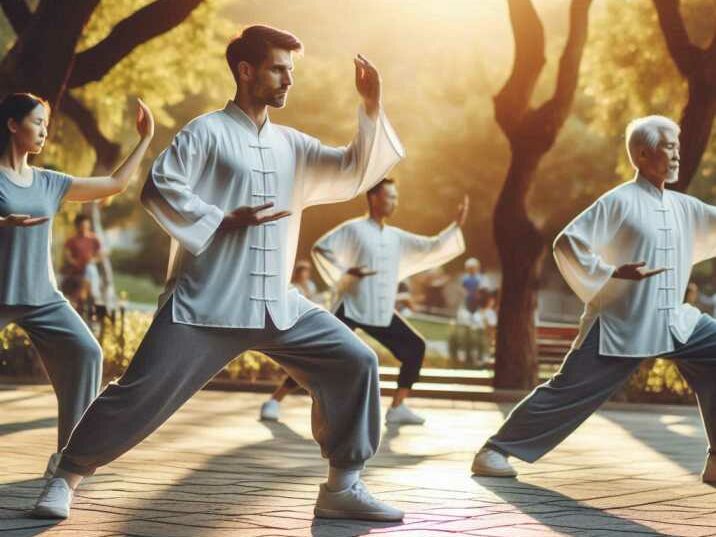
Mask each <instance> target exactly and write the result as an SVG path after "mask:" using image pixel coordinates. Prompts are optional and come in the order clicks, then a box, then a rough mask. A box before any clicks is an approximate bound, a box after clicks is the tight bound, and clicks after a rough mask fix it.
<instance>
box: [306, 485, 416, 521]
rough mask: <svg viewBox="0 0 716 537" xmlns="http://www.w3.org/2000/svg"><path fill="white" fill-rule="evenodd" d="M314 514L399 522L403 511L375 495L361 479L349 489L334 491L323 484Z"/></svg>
mask: <svg viewBox="0 0 716 537" xmlns="http://www.w3.org/2000/svg"><path fill="white" fill-rule="evenodd" d="M313 514H314V515H316V516H317V517H320V518H350V519H353V520H379V521H381V522H399V521H401V520H403V512H402V511H401V510H400V509H396V508H395V507H391V506H389V505H388V504H385V503H383V502H381V501H379V500H377V499H375V498H374V497H373V496H371V494H370V492H368V489H367V488H366V487H365V485H364V484H363V481H361V480H360V479H359V480H358V481H356V482H355V483H354V484H353V485H352V486H350V487H348V488H347V489H344V490H340V491H338V492H333V491H332V490H330V489H329V488H328V487H326V484H325V483H323V484H322V485H321V488H320V491H319V492H318V499H317V500H316V507H315V508H314V509H313Z"/></svg>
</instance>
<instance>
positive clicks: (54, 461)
mask: <svg viewBox="0 0 716 537" xmlns="http://www.w3.org/2000/svg"><path fill="white" fill-rule="evenodd" d="M61 458H62V453H53V454H52V455H50V460H48V461H47V468H45V473H44V474H43V476H42V477H44V478H45V479H50V478H51V477H53V476H54V475H55V472H56V471H57V465H58V464H60V459H61Z"/></svg>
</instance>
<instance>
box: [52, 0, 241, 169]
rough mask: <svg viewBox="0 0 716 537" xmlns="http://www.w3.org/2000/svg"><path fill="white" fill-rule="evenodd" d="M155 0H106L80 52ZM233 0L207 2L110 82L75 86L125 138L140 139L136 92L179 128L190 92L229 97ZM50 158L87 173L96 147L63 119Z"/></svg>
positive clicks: (107, 127) (102, 123)
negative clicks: (179, 112) (177, 109)
mask: <svg viewBox="0 0 716 537" xmlns="http://www.w3.org/2000/svg"><path fill="white" fill-rule="evenodd" d="M148 3H149V1H148V0H117V1H114V2H102V3H100V5H99V6H98V7H97V9H96V10H95V12H94V13H93V15H92V18H91V19H90V21H89V23H88V24H87V26H86V27H85V29H84V30H83V32H82V37H81V41H80V45H79V47H78V50H79V51H81V50H84V49H86V48H89V47H91V46H92V45H95V44H96V43H98V42H99V41H101V40H102V39H103V38H104V37H106V35H107V34H108V33H109V32H110V30H111V29H112V27H113V26H114V25H115V24H116V23H118V22H119V21H120V20H122V19H124V18H125V17H127V16H129V15H131V14H132V13H133V12H135V11H136V10H137V9H139V8H141V7H143V6H145V5H146V4H148ZM227 3H228V0H205V2H204V3H203V4H202V5H200V6H199V7H198V8H196V9H195V10H194V11H193V12H192V13H191V15H189V17H188V18H187V19H186V20H185V21H184V22H183V23H181V24H180V25H178V26H177V27H176V28H174V29H172V30H171V31H169V32H167V33H165V34H163V35H160V36H158V37H155V38H154V39H151V40H150V41H148V42H147V43H144V44H143V45H140V46H139V47H137V48H136V49H135V50H134V51H132V52H131V53H130V54H129V55H127V56H126V57H125V58H124V59H122V60H121V61H120V62H119V63H118V64H117V65H115V66H114V67H113V68H112V70H111V71H109V73H107V74H106V75H105V76H104V77H103V78H102V80H100V81H99V82H94V83H90V84H87V85H85V86H83V87H81V88H77V89H76V90H73V94H74V95H75V96H77V97H79V98H80V99H81V100H82V102H83V103H85V105H86V106H87V107H88V108H89V109H90V110H92V111H93V112H94V115H95V118H96V120H97V122H98V125H99V127H100V130H101V131H102V133H103V134H104V135H105V136H106V137H108V138H110V139H112V140H117V141H120V142H122V143H123V145H124V146H125V148H126V147H127V146H128V145H130V144H132V143H134V142H135V141H136V131H135V128H134V116H135V113H136V103H135V98H136V97H141V98H142V99H143V100H144V101H145V102H146V103H147V104H148V105H149V106H150V108H151V109H152V111H153V112H154V115H155V119H156V121H157V124H158V125H160V126H165V127H170V128H175V127H176V123H175V120H174V118H173V117H172V115H171V113H170V111H169V108H170V107H171V106H173V105H176V104H177V103H180V102H182V101H183V100H185V99H186V98H187V97H188V96H191V95H197V94H202V95H204V96H207V97H209V98H214V99H216V98H219V97H223V96H224V95H225V89H226V88H227V87H231V75H230V73H229V72H228V68H227V67H226V64H225V60H224V49H225V46H226V42H227V40H228V38H229V37H230V36H231V35H232V34H234V33H235V32H236V28H235V26H234V25H233V24H232V23H231V22H230V21H229V20H228V19H227V18H226V17H224V16H223V15H222V13H221V10H222V8H223V7H224V6H225V5H227ZM52 142H53V143H52V144H50V145H49V146H48V147H47V149H46V150H45V152H44V154H43V161H44V162H51V163H53V164H54V165H56V166H57V167H58V168H60V169H62V170H65V171H67V172H69V173H73V174H77V175H87V174H89V173H90V172H91V170H92V166H93V164H94V156H93V151H92V150H91V148H90V146H89V145H88V144H87V143H86V142H85V141H84V139H83V138H82V136H81V135H80V134H79V132H78V131H77V130H76V127H75V126H74V125H73V124H71V122H70V121H69V120H66V119H65V118H60V121H59V122H58V124H57V125H56V130H55V132H54V133H53V140H52Z"/></svg>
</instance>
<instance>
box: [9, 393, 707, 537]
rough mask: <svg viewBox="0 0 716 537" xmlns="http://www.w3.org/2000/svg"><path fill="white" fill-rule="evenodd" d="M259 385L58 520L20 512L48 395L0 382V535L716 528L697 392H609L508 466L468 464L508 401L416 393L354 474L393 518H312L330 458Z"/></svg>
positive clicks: (218, 402)
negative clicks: (684, 398) (641, 400)
mask: <svg viewBox="0 0 716 537" xmlns="http://www.w3.org/2000/svg"><path fill="white" fill-rule="evenodd" d="M264 397H265V395H262V394H253V393H240V392H219V391H204V392H202V393H200V394H198V395H197V396H196V397H195V398H194V399H193V400H191V401H190V402H189V403H188V404H187V405H186V406H185V407H184V408H183V409H182V410H181V411H180V412H178V413H177V414H176V415H175V416H174V417H173V418H172V419H171V420H170V421H169V422H168V423H167V424H165V425H164V427H162V428H161V429H160V430H159V431H158V432H157V433H156V434H154V435H153V436H151V437H150V438H149V439H147V440H146V441H145V442H143V443H142V444H141V445H140V446H139V447H138V448H136V449H135V450H133V451H131V452H130V453H128V454H127V455H125V456H124V457H122V458H121V459H119V460H118V461H116V462H115V463H113V464H111V465H109V466H107V467H106V468H102V469H101V470H100V471H99V472H98V473H97V474H96V475H95V476H94V477H93V478H91V479H90V480H87V481H86V482H85V483H84V484H83V486H81V488H80V490H79V491H78V493H77V495H76V499H75V501H74V504H73V510H72V516H71V518H70V519H69V520H66V521H63V522H60V523H54V522H51V521H38V520H33V519H31V518H28V516H27V515H28V512H29V510H30V508H31V507H32V504H33V501H34V499H35V497H36V496H37V494H38V493H39V491H40V489H41V488H42V485H43V482H42V480H41V479H38V476H39V475H40V474H41V473H42V471H43V470H44V465H45V462H46V459H47V456H48V455H49V454H50V453H51V452H52V451H53V444H54V440H55V430H54V428H55V426H56V421H55V416H54V407H55V400H54V395H53V394H52V392H51V391H50V390H49V389H48V388H47V387H13V386H5V387H3V389H0V460H1V461H2V462H1V463H0V498H1V500H0V537H11V536H12V537H29V536H35V535H42V536H48V537H50V536H53V537H54V536H68V537H110V536H120V535H123V536H124V535H127V536H143V537H144V536H162V537H164V536H167V537H229V536H231V537H270V536H276V537H278V536H296V537H300V536H316V537H349V536H354V535H368V534H382V533H387V534H395V535H398V536H401V537H451V536H454V535H470V536H486V537H487V536H492V537H498V536H528V537H541V536H548V535H570V536H594V537H597V536H599V537H602V536H608V535H684V536H706V535H716V489H713V488H711V487H709V486H706V485H704V484H702V483H701V482H700V481H699V478H698V473H699V471H700V470H701V466H702V464H703V458H704V451H705V440H704V435H703V432H702V429H701V423H700V420H699V418H698V414H697V411H696V409H695V408H692V407H684V408H681V407H658V406H653V407H647V406H611V407H608V408H607V409H605V410H604V411H602V412H600V413H598V414H597V415H595V416H594V417H592V418H591V419H590V420H589V421H588V422H587V423H586V424H585V425H584V426H583V427H582V428H580V429H579V430H578V431H577V433H576V434H574V435H573V436H572V437H571V438H569V439H568V440H567V441H566V442H565V443H564V444H562V445H561V446H560V447H559V448H558V449H556V450H555V451H554V452H553V453H551V454H549V455H548V456H547V457H545V458H544V459H543V460H541V461H540V462H539V463H537V464H533V465H528V464H524V463H520V462H518V463H517V466H518V469H519V470H520V472H521V474H520V477H519V478H518V479H517V480H513V479H494V478H493V479H486V478H473V477H471V476H470V472H469V465H470V461H471V459H472V455H473V453H474V450H475V449H476V448H477V447H478V446H479V445H481V443H482V442H483V441H484V440H485V438H486V437H487V436H488V435H489V434H490V433H491V432H492V431H494V429H495V428H496V427H497V426H498V424H499V423H500V422H501V420H502V419H503V417H504V415H505V413H506V412H508V411H509V408H510V405H496V404H493V403H484V402H479V403H478V402H464V401H447V400H428V399H422V400H417V399H416V400H415V401H414V403H415V406H416V408H418V409H419V410H420V412H421V413H423V414H425V415H426V416H427V418H428V422H427V424H426V425H425V426H423V427H403V428H400V429H385V430H384V434H383V441H382V445H381V450H380V453H379V455H378V456H377V457H375V458H374V459H373V460H372V461H371V463H370V466H369V468H368V470H367V472H365V475H364V479H365V481H366V482H367V484H368V486H369V488H370V490H371V491H373V492H375V493H376V495H377V496H378V497H380V498H381V499H383V500H386V501H389V502H391V503H393V504H394V505H396V506H398V507H400V508H401V509H404V510H405V511H406V513H407V516H406V518H405V521H404V523H403V524H381V523H364V522H354V521H330V520H320V519H315V520H314V518H313V516H312V509H313V503H314V500H315V497H316V493H317V490H318V484H319V483H320V482H321V481H322V480H323V478H324V474H325V464H324V461H323V460H321V459H320V457H319V451H318V448H317V446H316V445H315V444H314V442H313V441H312V439H311V434H310V423H309V416H310V405H309V403H310V400H309V399H308V398H307V397H305V396H294V397H289V398H288V400H287V402H286V404H285V405H284V408H283V419H282V421H281V422H280V423H273V424H272V423H261V422H259V421H257V419H256V416H257V413H258V409H259V405H260V404H261V402H262V401H263V399H264ZM383 403H384V405H385V404H386V403H387V400H384V401H383ZM111 426H112V424H111V423H108V424H107V427H111Z"/></svg>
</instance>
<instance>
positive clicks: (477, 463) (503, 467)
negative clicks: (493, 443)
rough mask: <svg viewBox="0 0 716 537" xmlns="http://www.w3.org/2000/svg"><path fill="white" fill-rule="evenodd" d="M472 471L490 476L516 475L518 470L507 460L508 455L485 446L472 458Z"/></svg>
mask: <svg viewBox="0 0 716 537" xmlns="http://www.w3.org/2000/svg"><path fill="white" fill-rule="evenodd" d="M472 473H473V474H474V475H482V476H489V477H515V476H516V475H517V470H515V469H514V468H513V467H512V465H511V464H510V463H509V462H507V456H505V455H503V454H502V453H500V452H499V451H496V450H494V449H492V448H489V447H487V446H483V447H482V449H480V451H478V452H477V453H476V454H475V458H474V459H473V460H472Z"/></svg>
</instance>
